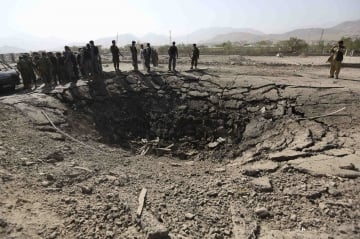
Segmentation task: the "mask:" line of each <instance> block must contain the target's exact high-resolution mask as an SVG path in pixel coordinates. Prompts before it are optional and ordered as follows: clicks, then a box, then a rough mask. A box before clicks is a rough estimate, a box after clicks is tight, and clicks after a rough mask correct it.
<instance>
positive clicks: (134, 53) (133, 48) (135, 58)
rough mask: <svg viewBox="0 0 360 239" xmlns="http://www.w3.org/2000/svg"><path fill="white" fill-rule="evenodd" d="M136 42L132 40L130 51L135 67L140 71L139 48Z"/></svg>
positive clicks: (135, 69)
mask: <svg viewBox="0 0 360 239" xmlns="http://www.w3.org/2000/svg"><path fill="white" fill-rule="evenodd" d="M135 44H136V42H135V41H132V42H131V46H130V52H131V59H132V65H133V67H134V71H138V59H137V49H136V45H135Z"/></svg>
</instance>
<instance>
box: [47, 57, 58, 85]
mask: <svg viewBox="0 0 360 239" xmlns="http://www.w3.org/2000/svg"><path fill="white" fill-rule="evenodd" d="M47 56H48V58H49V61H50V63H51V64H50V76H51V79H52V81H53V82H54V83H55V85H57V84H58V83H57V82H58V77H57V74H56V73H57V69H56V68H57V59H56V57H55V56H54V54H53V53H52V52H48V53H47Z"/></svg>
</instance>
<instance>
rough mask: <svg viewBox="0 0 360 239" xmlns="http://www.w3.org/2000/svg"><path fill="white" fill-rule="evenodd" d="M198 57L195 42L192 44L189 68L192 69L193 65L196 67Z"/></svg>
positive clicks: (198, 53)
mask: <svg viewBox="0 0 360 239" xmlns="http://www.w3.org/2000/svg"><path fill="white" fill-rule="evenodd" d="M199 57H200V51H199V48H197V47H196V44H193V51H192V56H191V67H190V69H193V67H194V66H195V69H197V63H198V59H199Z"/></svg>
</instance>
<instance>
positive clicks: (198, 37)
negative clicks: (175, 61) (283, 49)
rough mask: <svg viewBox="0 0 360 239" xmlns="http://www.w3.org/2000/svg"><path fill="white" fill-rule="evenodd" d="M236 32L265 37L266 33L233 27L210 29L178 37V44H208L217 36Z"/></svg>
mask: <svg viewBox="0 0 360 239" xmlns="http://www.w3.org/2000/svg"><path fill="white" fill-rule="evenodd" d="M235 32H243V33H249V34H255V35H263V34H264V33H262V32H260V31H257V30H254V29H251V28H232V27H210V28H204V29H200V30H197V31H194V32H192V33H190V34H188V35H184V36H180V37H176V38H175V40H176V41H177V42H184V43H193V42H206V41H208V40H209V39H212V38H214V37H216V36H220V35H225V34H232V33H235Z"/></svg>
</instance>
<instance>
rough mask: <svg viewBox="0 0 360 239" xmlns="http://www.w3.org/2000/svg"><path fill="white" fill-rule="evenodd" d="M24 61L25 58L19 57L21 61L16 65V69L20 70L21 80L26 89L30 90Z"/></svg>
mask: <svg viewBox="0 0 360 239" xmlns="http://www.w3.org/2000/svg"><path fill="white" fill-rule="evenodd" d="M24 63H25V62H24V60H23V56H22V55H20V56H19V60H18V62H17V63H16V68H17V69H18V70H19V72H20V75H21V79H22V80H23V84H24V89H25V90H26V89H29V86H28V81H27V76H26V72H25V69H24V65H25V64H24Z"/></svg>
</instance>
